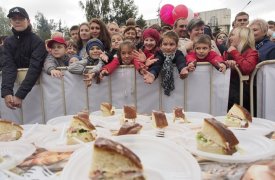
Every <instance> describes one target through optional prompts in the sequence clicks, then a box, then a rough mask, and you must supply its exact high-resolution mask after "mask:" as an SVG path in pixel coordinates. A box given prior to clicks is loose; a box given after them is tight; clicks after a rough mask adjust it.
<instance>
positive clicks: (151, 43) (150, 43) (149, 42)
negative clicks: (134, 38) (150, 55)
mask: <svg viewBox="0 0 275 180" xmlns="http://www.w3.org/2000/svg"><path fill="white" fill-rule="evenodd" d="M143 43H144V47H145V49H147V50H149V51H151V50H152V49H154V48H155V47H156V45H157V43H156V41H155V40H154V39H153V38H151V37H147V38H145V39H144V42H143Z"/></svg>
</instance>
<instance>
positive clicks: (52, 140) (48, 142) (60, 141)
mask: <svg viewBox="0 0 275 180" xmlns="http://www.w3.org/2000/svg"><path fill="white" fill-rule="evenodd" d="M61 134H62V132H61V131H57V132H55V133H51V134H49V135H48V136H46V137H43V138H40V139H39V141H37V142H36V143H35V145H36V146H38V147H41V148H45V149H47V150H48V151H54V152H71V151H75V150H76V149H78V148H80V147H82V146H85V145H87V144H90V143H91V142H89V143H85V145H84V144H74V145H67V144H66V134H65V135H64V137H63V138H60V137H61ZM96 134H97V136H98V137H106V138H108V137H111V135H112V134H111V132H110V131H109V130H107V129H104V128H97V131H96Z"/></svg>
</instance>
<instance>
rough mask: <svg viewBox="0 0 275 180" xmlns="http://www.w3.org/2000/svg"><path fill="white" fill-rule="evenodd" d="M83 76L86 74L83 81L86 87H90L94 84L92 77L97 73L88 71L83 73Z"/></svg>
mask: <svg viewBox="0 0 275 180" xmlns="http://www.w3.org/2000/svg"><path fill="white" fill-rule="evenodd" d="M83 76H84V79H83V81H84V83H85V85H86V87H90V86H91V85H92V79H93V77H94V76H95V73H86V74H83Z"/></svg>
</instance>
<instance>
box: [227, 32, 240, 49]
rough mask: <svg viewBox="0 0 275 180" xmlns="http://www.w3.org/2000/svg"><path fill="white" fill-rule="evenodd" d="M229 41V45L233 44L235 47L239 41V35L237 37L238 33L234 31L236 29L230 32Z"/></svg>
mask: <svg viewBox="0 0 275 180" xmlns="http://www.w3.org/2000/svg"><path fill="white" fill-rule="evenodd" d="M229 42H230V45H231V46H234V47H236V48H237V47H238V45H239V43H240V37H239V35H238V33H237V32H236V29H235V30H233V32H232V33H231V35H230V38H229Z"/></svg>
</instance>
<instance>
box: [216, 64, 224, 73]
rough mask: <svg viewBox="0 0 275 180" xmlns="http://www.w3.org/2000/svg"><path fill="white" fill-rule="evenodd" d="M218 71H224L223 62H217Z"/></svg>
mask: <svg viewBox="0 0 275 180" xmlns="http://www.w3.org/2000/svg"><path fill="white" fill-rule="evenodd" d="M218 67H219V71H220V72H222V73H225V71H226V65H225V64H224V63H218Z"/></svg>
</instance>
